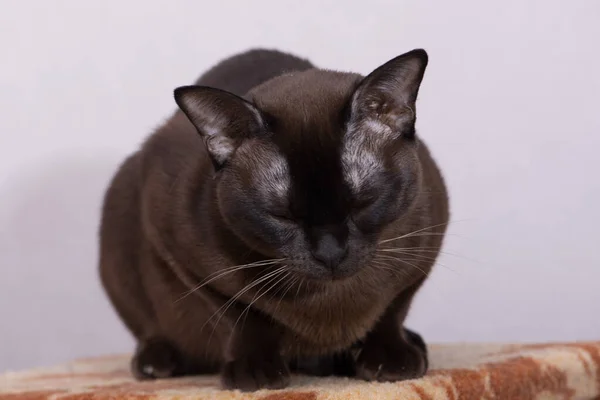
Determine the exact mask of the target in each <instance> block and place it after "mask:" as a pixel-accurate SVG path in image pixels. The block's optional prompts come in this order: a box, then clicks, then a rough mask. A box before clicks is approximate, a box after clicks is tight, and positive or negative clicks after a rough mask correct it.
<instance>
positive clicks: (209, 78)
mask: <svg viewBox="0 0 600 400" xmlns="http://www.w3.org/2000/svg"><path fill="white" fill-rule="evenodd" d="M417 61H419V62H420V64H418V65H422V70H420V69H419V70H417V69H416V68H415V69H414V71H411V70H410V68H409V67H410V66H411V65H412V64H410V63H413V64H415V65H417V64H416V63H417ZM400 62H401V63H404V64H402V65H401V67H402V68H405V69H406V68H408V70H407V71H408V72H406V74H410V73H412V74H413V75H414V74H418V73H420V74H421V75H420V76H416V75H414V76H413V77H412V78H411V79H414V80H418V83H420V77H422V71H424V68H425V67H424V65H426V55H424V52H422V53H419V52H417V53H408V56H407V58H406V59H402V60H400V61H398V62H397V63H400ZM390 65H392V66H393V64H390ZM382 68H384V67H382ZM390 68H391V67H390ZM402 68H400V69H398V68H396V70H394V71H396V72H394V71H391V70H385V69H382V70H380V72H379V73H377V74H375V73H374V74H373V75H370V76H369V77H367V78H366V79H363V78H362V77H361V76H359V75H356V74H344V73H339V72H332V71H323V70H318V69H315V68H314V67H313V66H312V65H311V64H310V63H309V62H308V61H305V60H301V59H299V58H296V57H294V56H291V55H287V54H283V53H280V52H276V51H266V50H255V51H250V52H247V53H244V54H240V55H238V56H235V57H232V58H230V59H228V60H225V61H224V62H222V63H220V64H219V65H217V66H216V67H215V68H213V69H212V70H210V71H209V72H207V73H206V74H204V75H203V76H202V77H201V78H200V79H199V81H198V82H197V85H201V86H203V87H204V86H209V87H214V88H218V89H221V90H223V92H220V91H214V90H211V89H203V88H195V87H190V88H188V89H185V88H184V89H182V90H180V89H178V90H179V92H176V97H177V101H178V104H179V105H180V107H181V108H183V109H184V111H185V112H186V113H185V114H184V112H182V111H177V112H176V113H175V114H174V115H173V116H172V117H171V118H170V119H169V120H168V121H167V122H166V123H165V124H164V125H163V126H162V127H161V128H160V129H158V131H157V132H156V133H154V134H153V135H152V136H151V137H150V138H149V139H148V140H147V141H146V143H145V144H144V145H143V146H142V148H141V149H140V150H139V151H138V152H137V153H135V154H133V155H132V156H131V157H129V158H128V159H127V160H126V161H125V162H124V163H123V165H122V166H121V167H120V169H119V171H118V172H117V174H116V176H115V177H114V179H113V181H112V183H111V185H110V187H109V189H108V192H107V194H106V198H105V202H104V209H103V217H102V223H101V230H100V245H101V248H100V271H101V277H102V282H103V284H104V287H105V289H106V292H107V293H108V295H109V297H110V299H111V301H112V302H113V304H114V306H115V308H116V310H117V312H118V313H119V315H120V317H121V318H122V320H123V321H124V323H125V324H126V325H127V327H128V328H129V330H130V331H131V332H132V333H133V335H134V336H135V337H136V339H137V341H138V349H137V352H136V355H135V357H134V359H133V360H132V369H133V372H134V373H135V374H136V376H138V377H139V378H158V377H169V376H177V375H186V374H197V373H213V372H216V371H219V370H220V371H221V372H222V377H223V382H224V385H225V386H226V387H228V388H240V389H244V390H254V389H257V388H261V387H269V388H279V387H284V386H286V385H287V384H288V382H289V368H292V370H297V371H302V372H308V373H313V374H319V375H327V374H341V375H349V376H355V375H356V376H358V377H360V378H363V379H368V380H382V381H393V380H399V379H406V378H412V377H416V376H420V375H422V374H423V373H424V372H425V370H426V368H427V357H426V350H425V345H424V343H423V342H422V340H421V338H420V336H418V335H417V334H415V333H414V332H411V331H408V330H405V329H404V328H402V324H403V321H404V319H405V317H406V315H407V313H408V310H409V307H410V303H411V300H412V298H413V295H414V293H415V292H416V291H417V290H418V289H419V287H420V286H421V284H422V283H423V281H424V280H425V278H426V276H427V274H428V273H429V271H430V270H431V268H432V266H433V264H434V261H435V258H436V257H437V253H438V251H439V249H440V247H441V244H442V239H443V234H444V232H445V224H446V223H447V221H448V202H447V197H446V190H445V186H444V183H443V180H442V177H441V175H440V173H439V171H438V168H437V167H436V165H435V163H434V161H433V160H432V158H431V157H430V155H429V152H428V151H427V148H426V147H425V145H424V144H423V143H422V142H420V141H419V140H418V139H416V138H415V137H414V117H415V114H414V108H415V107H414V102H415V100H416V91H417V90H418V88H416V89H415V88H414V87H413V88H406V87H405V86H406V85H404V86H402V87H403V90H405V91H406V93H413V94H414V95H413V97H414V98H408V97H406V98H404V97H402V96H400V97H398V98H400V99H401V100H402V99H404V100H403V101H405V102H406V104H404V103H403V104H401V105H399V104H395V102H396V101H399V100H398V98H395V97H393V96H391V95H389V93H392V92H391V89H389V87H388V86H390V85H392V86H394V85H396V86H398V85H399V83H398V82H402V79H406V81H407V82H411V81H410V80H409V78H403V76H402V74H403V73H404V72H403V71H404V70H403V69H402ZM388 69H389V68H388ZM398 71H399V72H398ZM415 71H416V72H415ZM392 72H394V73H395V75H393V76H392V78H393V79H396V81H394V80H393V79H392V80H390V79H389V76H388V75H390V74H392ZM411 76H412V75H411ZM415 76H416V78H415ZM386 85H387V86H386ZM400 86H401V85H400ZM417 86H418V85H417ZM186 90H187V92H186ZM188 92H189V94H188ZM226 92H227V93H226ZM230 93H231V94H230ZM356 93H358V94H356ZM403 93H404V92H403ZM354 94H356V95H354ZM236 96H240V98H238V97H236ZM353 96H354V97H353ZM241 97H243V98H244V99H245V100H242V98H241ZM409 97H410V96H409ZM205 99H209V100H206V101H205ZM245 102H246V103H245ZM254 107H256V109H254ZM228 113H232V115H233V114H235V115H234V116H231V115H229V114H228ZM186 114H187V116H186ZM190 120H191V121H192V122H193V123H191V122H190ZM367 120H369V121H375V120H376V121H379V122H381V124H379V125H377V124H375V125H373V124H371V125H369V126H370V128H368V129H371V130H373V129H375V131H373V132H371V131H369V130H368V129H367V128H364V127H363V126H366V125H364V124H363V125H361V124H362V123H363V122H364V121H367ZM207 121H208V122H210V123H211V124H213V125H211V126H208V125H206V124H207V123H208V122H207ZM223 121H224V122H223ZM221 122H223V123H224V124H225V125H223V126H224V127H225V128H223V129H225V130H227V135H225V136H224V139H225V144H224V145H223V144H222V142H214V141H213V142H211V141H210V140H211V138H210V137H208V136H207V135H204V134H205V133H206V132H209V131H210V132H212V131H214V129H213V128H214V126H217V127H219V129H221V127H222V125H220V124H221ZM214 124H216V125H214ZM351 127H354V128H351ZM356 127H358V128H356ZM361 127H363V128H361ZM205 128H206V132H204V131H203V129H205ZM384 128H385V129H384ZM349 129H359V130H360V129H364V130H365V134H372V135H377V134H378V133H377V129H384V130H385V132H388V133H386V134H387V135H389V134H390V133H389V132H393V133H394V135H395V136H394V137H395V139H394V140H387V139H386V140H379V141H377V140H375V141H369V142H367V143H365V144H364V146H372V147H373V149H374V150H373V152H374V153H376V154H378V157H380V158H381V163H382V165H384V166H385V168H386V171H387V172H386V173H385V177H383V175H382V176H381V177H375V178H373V179H369V180H368V181H365V182H364V183H361V186H360V189H357V188H354V189H353V188H351V187H350V186H349V184H348V182H347V181H348V178H347V176H346V175H347V174H348V172H347V169H345V168H347V167H346V166H343V165H342V164H341V161H340V157H341V154H340V153H341V152H342V146H343V141H344V140H345V139H344V137H345V136H344V135H345V134H344V132H346V131H347V130H349ZM266 132H268V134H266ZM361 132H362V131H361ZM198 133H200V135H199V134H198ZM219 134H222V133H221V130H219ZM203 138H204V142H203ZM205 143H206V145H205ZM215 143H216V144H215ZM211 146H216V147H211ZM223 146H224V147H223ZM228 146H233V147H231V148H235V153H232V154H230V153H227V152H225V153H223V151H224V150H223V149H227V148H230V147H228ZM207 148H208V149H209V151H207ZM223 154H225V155H223ZM275 155H277V157H281V158H282V159H285V161H286V163H287V166H288V173H289V176H290V182H289V183H290V187H289V188H288V189H287V191H286V196H285V199H284V198H280V197H281V196H279V197H278V196H276V195H275V194H274V193H275V192H276V191H277V190H276V189H273V190H271V191H269V190H267V189H265V188H263V186H264V185H266V183H268V182H266V181H265V179H267V180H268V176H267V178H265V177H257V176H258V175H257V174H259V173H260V172H261V171H264V170H265V168H267V167H268V166H269V165H271V164H273V162H274V161H273V160H274V158H272V157H275ZM261 179H262V181H261ZM273 179H275V178H273ZM256 182H263V186H261V185H259V186H258V187H257V186H256V185H257V184H256ZM265 182H266V183H265ZM420 229H423V231H422V234H417V235H412V236H411V235H409V234H410V233H411V232H415V231H418V230H420ZM401 235H409V236H407V237H405V238H402V239H398V241H390V242H387V243H386V244H381V243H380V242H381V241H383V240H386V239H392V238H396V237H399V236H401ZM399 246H401V247H402V248H411V249H412V250H410V251H411V253H409V254H408V255H406V254H405V255H404V256H400V257H398V255H397V253H393V252H390V253H383V252H380V251H379V252H378V250H377V249H381V248H382V247H390V248H391V247H399ZM414 249H417V250H418V249H421V250H419V251H414ZM282 255H283V256H282ZM280 257H285V258H286V259H287V260H288V261H286V262H289V266H288V270H287V273H288V275H287V278H283V277H282V275H281V274H279V275H277V274H276V275H273V277H274V279H267V280H266V281H265V285H264V286H263V285H258V286H256V287H254V288H252V289H250V290H248V291H247V292H246V293H244V294H243V295H241V296H240V297H239V298H238V299H237V300H236V301H234V302H231V305H230V307H228V308H227V310H226V312H224V307H223V308H221V307H222V306H223V305H224V304H225V303H226V302H227V301H228V300H230V299H231V298H232V297H233V296H235V295H236V294H237V293H238V292H240V290H242V289H243V288H244V287H246V286H247V285H249V284H251V283H253V282H256V281H257V280H258V279H261V278H262V277H264V276H266V274H268V273H269V272H272V271H274V270H275V269H276V268H278V267H279V266H280V264H274V265H265V266H262V267H253V268H245V269H242V270H239V271H236V272H233V273H229V274H226V275H224V276H223V278H220V279H215V280H213V281H211V282H210V283H208V284H206V285H205V286H203V287H202V288H201V289H199V290H195V291H193V293H191V294H190V290H191V289H194V287H196V286H197V285H198V284H199V283H202V282H206V280H207V277H211V274H213V273H217V272H218V271H221V270H223V269H224V268H227V267H231V266H235V265H240V264H246V263H250V262H255V261H259V260H264V259H271V258H280ZM386 257H387V258H386ZM373 260H375V262H373ZM401 260H403V261H401ZM213 276H214V275H213ZM275 278H277V279H280V281H279V283H277V279H275ZM267 283H268V284H269V286H270V285H273V286H272V287H271V289H270V290H269V291H268V293H267V295H263V294H264V293H266V292H265V291H266V290H267V289H268V286H267V285H266V284H267ZM185 294H187V295H185ZM184 295H185V296H184ZM250 304H251V306H250V307H249V305H250Z"/></svg>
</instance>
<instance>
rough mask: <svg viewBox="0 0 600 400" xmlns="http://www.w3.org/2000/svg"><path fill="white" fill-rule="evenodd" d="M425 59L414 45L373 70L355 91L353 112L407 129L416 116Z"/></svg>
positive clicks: (423, 51)
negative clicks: (411, 48)
mask: <svg viewBox="0 0 600 400" xmlns="http://www.w3.org/2000/svg"><path fill="white" fill-rule="evenodd" d="M427 61H428V57H427V52H425V50H422V49H416V50H412V51H410V52H408V53H405V54H402V55H401V56H398V57H396V58H394V59H392V60H390V61H388V62H387V63H385V64H383V65H382V66H380V67H379V68H377V69H376V70H374V71H373V72H372V73H370V74H369V75H368V76H367V77H365V78H364V79H363V80H362V82H361V83H360V84H359V86H358V87H357V89H356V91H355V92H354V95H353V97H352V107H351V110H352V113H353V115H354V116H355V117H358V118H368V119H371V120H373V119H374V120H377V121H378V122H381V123H383V124H385V125H386V126H389V127H390V128H391V129H393V130H394V131H398V130H400V131H405V130H408V131H410V130H411V128H410V127H411V126H412V125H414V121H415V120H416V107H415V103H416V100H417V95H418V93H419V87H420V86H421V81H422V80H423V75H424V74H425V68H426V67H427Z"/></svg>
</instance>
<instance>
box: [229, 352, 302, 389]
mask: <svg viewBox="0 0 600 400" xmlns="http://www.w3.org/2000/svg"><path fill="white" fill-rule="evenodd" d="M221 380H222V383H223V386H224V387H225V388H226V389H239V390H242V391H246V392H250V391H255V390H258V389H283V388H284V387H286V386H288V385H289V384H290V371H289V369H288V366H287V364H286V363H285V362H284V360H283V359H282V358H281V356H279V355H276V356H273V357H265V356H264V355H260V354H258V355H249V356H244V357H241V358H238V359H236V360H233V361H229V362H227V363H226V364H225V366H224V368H223V372H222V373H221Z"/></svg>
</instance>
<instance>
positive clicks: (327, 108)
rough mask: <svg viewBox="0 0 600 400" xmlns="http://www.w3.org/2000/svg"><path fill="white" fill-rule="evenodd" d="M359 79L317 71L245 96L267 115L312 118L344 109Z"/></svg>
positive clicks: (269, 84) (278, 79) (283, 79)
mask: <svg viewBox="0 0 600 400" xmlns="http://www.w3.org/2000/svg"><path fill="white" fill-rule="evenodd" d="M361 78H362V77H361V76H360V75H357V74H351V73H343V72H336V71H327V70H320V69H311V70H307V71H301V72H290V73H287V74H284V75H281V76H279V77H276V78H274V79H271V80H269V81H267V82H265V83H263V84H262V85H259V86H257V87H256V88H254V89H252V90H251V91H250V92H249V93H248V96H249V97H250V98H251V99H252V101H253V102H254V103H255V104H256V105H257V106H258V108H259V109H261V110H262V111H263V112H265V113H267V114H272V115H276V116H279V117H280V118H297V117H303V118H304V117H308V116H311V117H312V118H315V117H316V116H326V115H327V113H333V112H336V111H338V110H339V109H340V108H342V107H344V106H345V105H346V103H347V102H348V101H349V99H350V97H351V95H352V93H353V92H354V89H355V87H356V85H357V84H358V82H359V81H360V79H361Z"/></svg>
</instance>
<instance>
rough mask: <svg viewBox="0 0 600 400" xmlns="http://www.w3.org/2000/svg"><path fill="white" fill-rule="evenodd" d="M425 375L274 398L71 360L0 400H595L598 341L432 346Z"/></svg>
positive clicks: (12, 382)
mask: <svg viewBox="0 0 600 400" xmlns="http://www.w3.org/2000/svg"><path fill="white" fill-rule="evenodd" d="M430 350H431V367H432V368H431V371H430V372H429V374H428V375H427V376H426V377H424V378H422V379H417V380H413V381H406V382H399V383H368V382H361V381H357V380H353V379H337V378H336V379H331V378H326V379H322V378H311V377H304V376H297V377H295V378H294V379H293V383H292V386H291V387H290V388H288V389H286V390H280V391H266V390H265V391H259V392H255V393H240V392H237V391H222V390H219V381H218V378H217V377H214V376H204V377H188V378H183V379H171V380H163V381H153V382H136V381H135V380H133V379H132V377H131V376H130V374H129V371H128V360H129V357H128V356H113V357H102V358H96V359H85V360H79V361H75V362H73V363H70V364H66V365H63V366H59V367H54V368H45V369H37V370H31V371H24V372H12V373H6V374H4V375H2V376H0V399H1V400H41V399H57V400H67V399H68V400H84V399H85V400H88V399H89V400H92V399H131V400H146V399H157V400H162V399H164V400H167V399H168V400H175V399H181V400H183V399H190V400H191V399H215V400H228V399H240V400H250V399H255V400H324V399H331V400H337V399H358V400H361V399H381V400H386V399H389V400H391V399H394V400H396V399H407V400H411V399H415V400H430V399H435V400H438V399H448V400H450V399H452V400H459V399H507V400H519V399H597V400H600V342H586V343H583V342H581V343H565V344H530V345H523V344H521V345H516V344H515V345H468V344H467V345H433V346H430Z"/></svg>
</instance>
